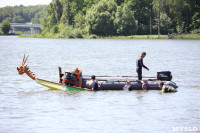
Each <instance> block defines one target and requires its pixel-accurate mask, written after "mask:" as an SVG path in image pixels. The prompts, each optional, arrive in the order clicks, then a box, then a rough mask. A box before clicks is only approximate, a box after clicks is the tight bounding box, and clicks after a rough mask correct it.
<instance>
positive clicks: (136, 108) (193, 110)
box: [0, 36, 200, 133]
mask: <svg viewBox="0 0 200 133" xmlns="http://www.w3.org/2000/svg"><path fill="white" fill-rule="evenodd" d="M5 44H6V45H5ZM161 50H162V52H160V51H161ZM199 50H200V45H199V41H192V40H190V41H187V40H184V41H182V40H103V39H102V40H85V39H84V40H83V39H81V40H73V39H32V38H18V37H10V36H9V37H6V36H1V37H0V56H1V58H0V102H1V105H0V112H1V115H0V123H1V124H0V132H3V133H4V132H8V133H10V132H15V133H23V132H24V133H27V132H30V131H31V132H37V133H40V132H41V133H43V132H51V133H57V132H60V133H63V132H75V133H77V132H83V133H85V132H91V133H93V132H104V133H112V132H115V133H122V132H126V133H132V132H142V133H146V132H163V133H166V132H172V131H173V130H172V127H174V126H196V127H200V122H199V119H200V116H199V111H200V108H199V106H200V103H199V102H198V101H199V97H200V88H199V83H200V81H199V79H200V71H199V66H200V56H199ZM142 51H146V52H147V56H146V57H145V60H144V63H145V64H146V65H147V66H149V68H150V71H145V70H144V71H143V75H145V76H156V72H157V71H163V70H170V71H172V75H173V81H175V82H176V83H177V85H178V86H179V88H178V92H177V93H171V94H161V93H160V92H159V91H131V92H125V91H99V92H87V91H84V92H65V91H58V90H51V89H48V88H46V87H43V86H41V85H39V84H36V83H35V82H34V81H32V80H31V79H29V78H28V77H27V76H26V75H22V76H20V75H18V74H17V70H16V67H17V66H19V65H21V59H22V57H23V54H24V53H25V54H27V55H30V57H29V60H28V62H27V63H28V64H29V66H30V69H31V70H32V71H33V72H34V73H36V76H37V77H39V78H43V79H47V80H50V81H55V82H57V81H58V80H59V78H58V67H59V66H61V67H62V68H63V71H64V70H71V69H72V68H74V67H79V68H81V69H82V70H83V75H92V74H95V75H136V72H135V59H136V58H137V57H138V56H139V55H140V53H141V52H142ZM185 51H192V52H185ZM199 129H200V128H198V130H199Z"/></svg>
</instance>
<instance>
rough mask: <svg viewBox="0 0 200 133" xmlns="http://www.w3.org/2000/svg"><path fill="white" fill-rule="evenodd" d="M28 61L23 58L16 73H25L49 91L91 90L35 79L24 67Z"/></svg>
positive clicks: (27, 68) (26, 67)
mask: <svg viewBox="0 0 200 133" xmlns="http://www.w3.org/2000/svg"><path fill="white" fill-rule="evenodd" d="M27 59H28V56H27V57H25V55H24V58H23V61H22V65H21V66H20V67H17V71H18V73H19V74H20V75H22V74H24V73H26V74H27V75H28V76H29V77H30V78H31V79H33V80H35V81H36V82H37V83H38V84H41V85H43V86H46V87H48V88H50V89H57V90H65V91H92V90H91V89H87V88H80V87H76V86H68V85H65V84H62V83H56V82H52V81H48V80H44V79H40V78H36V75H35V74H34V73H33V72H31V71H30V69H29V67H28V66H27V65H25V63H26V61H27Z"/></svg>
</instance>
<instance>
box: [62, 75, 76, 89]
mask: <svg viewBox="0 0 200 133" xmlns="http://www.w3.org/2000/svg"><path fill="white" fill-rule="evenodd" d="M64 76H65V78H64V82H65V84H66V85H70V86H73V85H75V84H76V82H77V77H78V74H77V73H75V72H65V75H64Z"/></svg>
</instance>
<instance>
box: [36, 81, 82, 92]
mask: <svg viewBox="0 0 200 133" xmlns="http://www.w3.org/2000/svg"><path fill="white" fill-rule="evenodd" d="M36 82H37V83H38V84H41V85H43V86H46V87H48V88H50V89H56V90H66V91H85V90H84V89H79V88H75V87H71V86H65V85H62V84H59V83H55V82H51V81H47V80H43V79H36Z"/></svg>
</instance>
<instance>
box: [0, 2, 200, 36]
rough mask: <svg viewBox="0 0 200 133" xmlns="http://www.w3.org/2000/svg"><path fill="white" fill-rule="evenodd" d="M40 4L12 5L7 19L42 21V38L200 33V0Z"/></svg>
mask: <svg viewBox="0 0 200 133" xmlns="http://www.w3.org/2000/svg"><path fill="white" fill-rule="evenodd" d="M36 7H37V10H34V7H32V8H31V7H29V9H28V7H24V6H18V7H12V10H11V11H7V12H10V13H8V14H15V15H11V16H10V17H7V18H8V20H9V21H10V22H25V21H26V22H33V23H36V22H37V23H39V22H38V21H40V20H41V21H40V22H41V25H42V34H41V35H39V36H38V37H50V38H51V37H54V38H55V37H56V38H101V37H102V38H105V37H107V38H113V37H114V38H115V37H118V38H120V36H121V37H123V38H126V37H130V39H131V38H137V36H136V35H150V34H152V35H155V34H156V35H167V36H168V33H169V34H172V33H178V34H179V35H181V33H191V32H192V33H193V34H192V35H194V34H197V36H198V37H199V34H200V31H199V29H200V0H52V2H51V3H50V4H49V5H48V6H36ZM36 7H35V9H36ZM7 8H10V7H5V8H1V9H0V21H2V20H3V18H2V14H3V13H2V10H4V12H5V10H6V9H7ZM26 8H27V9H26ZM14 9H15V10H17V12H16V11H15V13H14ZM30 10H32V11H30ZM4 14H6V13H4ZM27 14H29V15H27ZM34 15H35V16H34ZM19 16H23V17H22V18H23V19H21V20H20V19H19V18H20V17H19ZM30 16H31V17H30ZM5 18H6V17H5V16H4V19H5ZM15 20H17V21H15ZM19 20H20V21H19ZM22 20H23V21H22ZM179 35H178V36H179ZM36 36H37V35H35V37H36ZM184 36H185V35H184ZM138 37H141V36H138ZM151 37H153V36H146V38H147V39H148V38H149V39H151ZM154 37H155V38H157V37H156V36H154ZM172 37H173V38H176V37H177V35H174V34H172ZM198 37H197V38H198ZM159 38H162V36H159Z"/></svg>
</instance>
